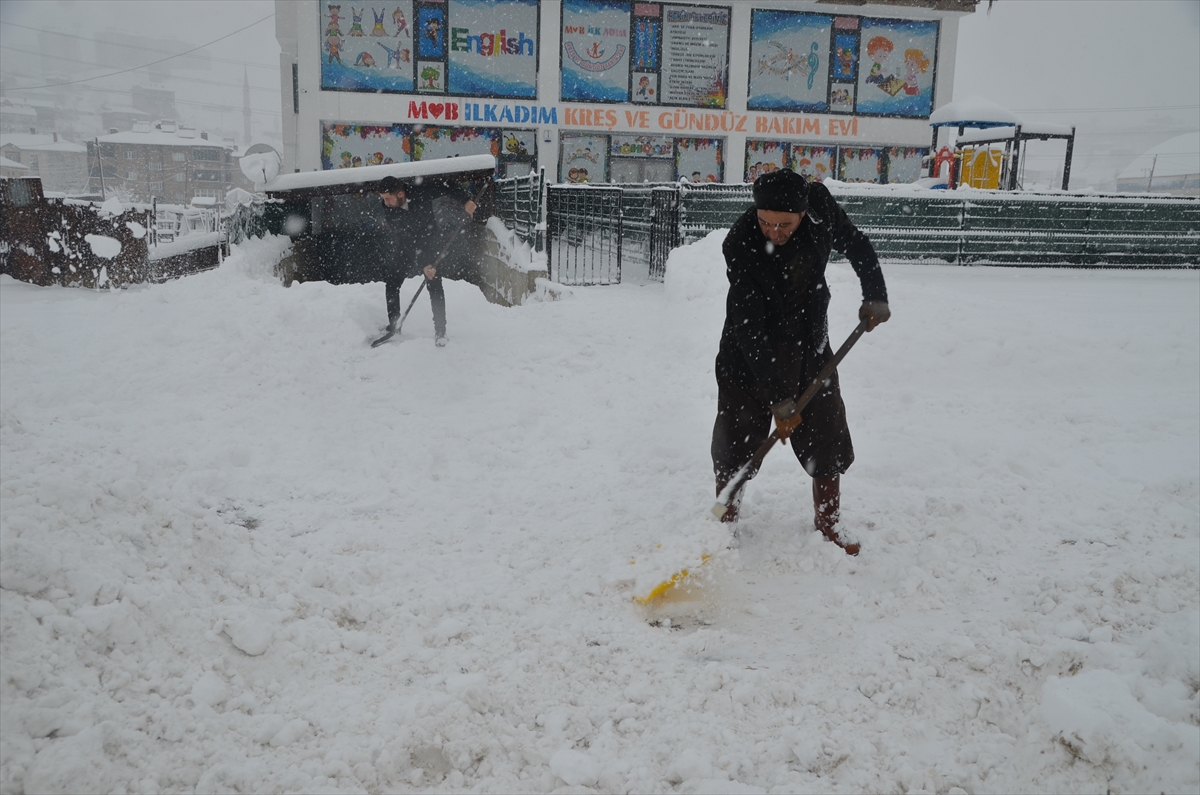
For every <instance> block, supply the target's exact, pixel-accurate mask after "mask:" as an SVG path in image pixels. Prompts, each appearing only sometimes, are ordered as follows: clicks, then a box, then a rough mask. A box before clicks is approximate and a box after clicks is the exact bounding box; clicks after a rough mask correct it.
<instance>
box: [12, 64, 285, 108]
mask: <svg viewBox="0 0 1200 795" xmlns="http://www.w3.org/2000/svg"><path fill="white" fill-rule="evenodd" d="M9 74H11V75H14V76H16V77H30V75H23V74H20V73H19V72H9ZM80 88H81V89H83V90H84V91H95V92H97V93H100V94H121V95H127V94H129V92H128V91H126V90H124V89H120V88H101V87H99V86H80ZM174 103H175V104H176V105H194V106H196V107H204V108H217V109H219V110H226V111H228V112H230V113H241V112H242V109H241V107H240V106H235V105H229V104H224V103H220V102H200V101H198V100H188V99H176V100H174ZM251 110H252V111H253V112H254V113H256V114H267V115H270V116H282V115H283V114H282V113H281V112H280V111H278V110H262V109H260V108H259V106H257V105H256V106H253V107H252V108H251Z"/></svg>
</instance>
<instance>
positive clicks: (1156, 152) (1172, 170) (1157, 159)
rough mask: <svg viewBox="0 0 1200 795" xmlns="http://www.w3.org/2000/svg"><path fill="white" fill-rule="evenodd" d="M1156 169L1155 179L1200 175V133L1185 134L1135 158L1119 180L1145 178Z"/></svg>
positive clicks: (1119, 176) (1118, 176) (1119, 175)
mask: <svg viewBox="0 0 1200 795" xmlns="http://www.w3.org/2000/svg"><path fill="white" fill-rule="evenodd" d="M1151 167H1153V168H1154V176H1155V177H1183V176H1187V175H1190V174H1200V132H1193V133H1185V134H1183V135H1179V136H1176V137H1175V138H1172V139H1170V140H1169V141H1163V142H1162V143H1161V144H1159V145H1158V146H1156V147H1154V148H1153V149H1150V150H1147V151H1146V152H1145V153H1144V154H1141V155H1138V156H1137V157H1136V158H1134V160H1133V162H1132V163H1130V164H1129V165H1128V166H1126V167H1125V169H1124V170H1123V171H1122V172H1121V173H1120V174H1118V175H1117V179H1133V178H1137V177H1142V178H1144V177H1145V176H1146V175H1147V174H1149V173H1150V169H1151Z"/></svg>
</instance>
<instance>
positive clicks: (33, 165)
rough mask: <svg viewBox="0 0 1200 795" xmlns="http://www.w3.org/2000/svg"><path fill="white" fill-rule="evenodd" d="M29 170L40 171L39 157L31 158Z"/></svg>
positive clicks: (33, 156) (32, 156) (31, 156)
mask: <svg viewBox="0 0 1200 795" xmlns="http://www.w3.org/2000/svg"><path fill="white" fill-rule="evenodd" d="M29 170H30V171H35V172H36V171H37V170H38V156H37V155H30V156H29Z"/></svg>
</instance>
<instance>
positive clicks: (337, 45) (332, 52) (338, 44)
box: [325, 31, 342, 64]
mask: <svg viewBox="0 0 1200 795" xmlns="http://www.w3.org/2000/svg"><path fill="white" fill-rule="evenodd" d="M325 51H326V52H328V53H329V60H327V61H326V63H327V64H332V63H333V62H334V61H337V62H338V63H339V64H341V62H342V55H341V51H342V40H341V39H340V38H338V36H337V32H336V31H335V32H334V33H331V34H329V38H328V39H326V40H325Z"/></svg>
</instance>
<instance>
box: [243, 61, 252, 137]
mask: <svg viewBox="0 0 1200 795" xmlns="http://www.w3.org/2000/svg"><path fill="white" fill-rule="evenodd" d="M249 145H250V76H249V75H248V74H247V73H246V67H244V66H243V67H242V146H243V147H247V146H249Z"/></svg>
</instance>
